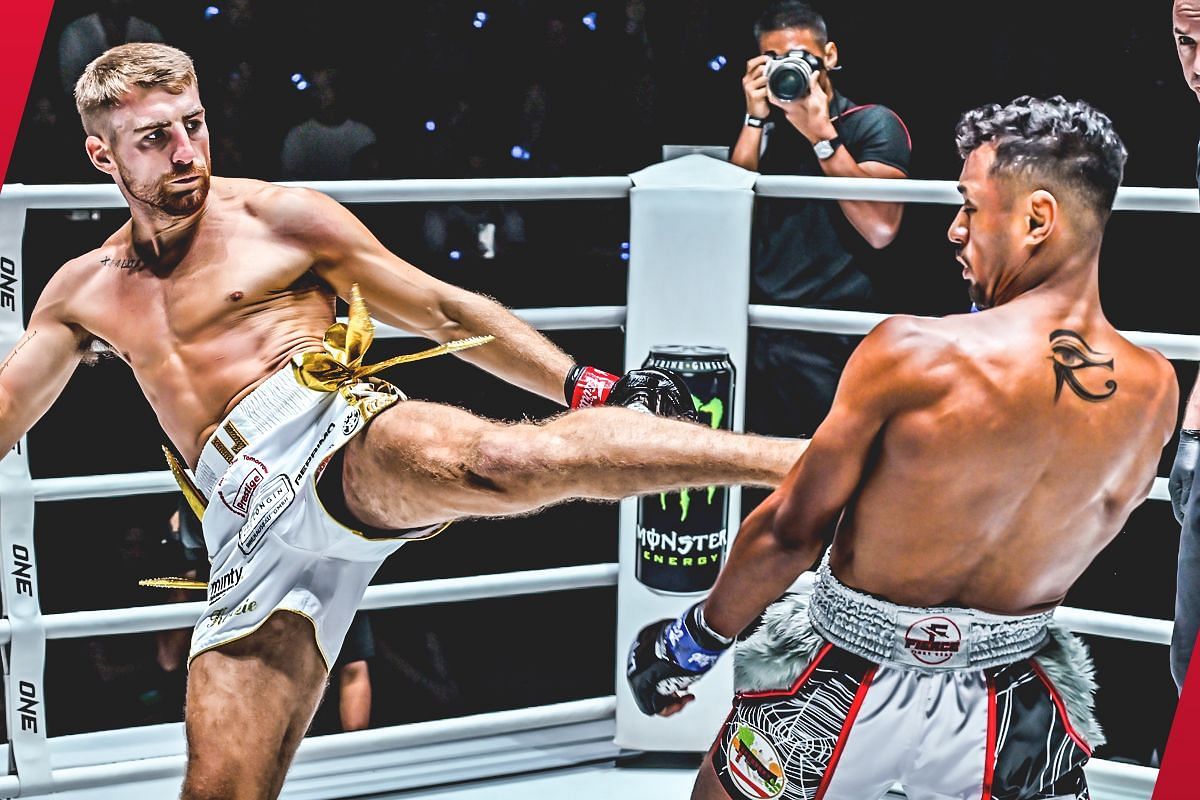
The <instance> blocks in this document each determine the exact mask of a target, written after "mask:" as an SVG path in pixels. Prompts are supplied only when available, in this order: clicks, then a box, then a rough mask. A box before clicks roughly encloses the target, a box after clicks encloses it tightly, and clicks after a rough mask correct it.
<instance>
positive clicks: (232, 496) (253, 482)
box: [217, 456, 271, 517]
mask: <svg viewBox="0 0 1200 800" xmlns="http://www.w3.org/2000/svg"><path fill="white" fill-rule="evenodd" d="M242 458H243V459H244V460H245V461H248V462H250V463H251V464H253V465H254V466H252V467H251V468H250V471H249V472H247V473H246V474H245V475H244V476H242V480H241V482H240V483H239V484H238V485H237V488H236V489H234V490H233V491H230V490H229V489H228V488H226V486H225V482H224V480H222V481H221V485H220V486H219V487H218V488H217V496H218V497H220V498H221V502H222V503H224V504H225V507H226V508H228V509H229V510H230V511H232V512H233V513H235V514H237V515H238V516H239V517H245V516H246V514H247V513H249V511H250V500H251V499H252V498H253V497H254V490H255V489H257V488H258V487H259V486H260V485H261V484H262V482H263V481H264V480H266V477H267V475H268V474H270V472H271V471H270V470H269V469H267V465H266V464H264V463H263V462H261V461H259V460H258V459H257V458H255V457H254V456H242Z"/></svg>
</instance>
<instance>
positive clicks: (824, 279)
mask: <svg viewBox="0 0 1200 800" xmlns="http://www.w3.org/2000/svg"><path fill="white" fill-rule="evenodd" d="M754 34H755V37H756V38H757V40H758V45H759V52H760V53H762V54H763V55H759V56H756V57H755V58H752V59H750V61H749V62H747V64H746V74H745V76H744V77H743V78H742V87H743V89H744V90H745V93H746V118H745V124H744V125H743V127H742V131H741V134H740V135H739V137H738V140H737V144H736V145H735V146H734V149H733V155H732V156H731V158H730V160H731V161H732V162H733V163H735V164H737V165H738V166H740V167H743V168H745V169H748V170H754V171H756V172H760V173H763V174H774V175H831V176H837V177H855V178H903V177H906V174H907V170H908V164H909V156H910V152H911V143H910V141H909V137H908V131H907V130H906V129H905V127H904V123H903V122H902V121H901V120H900V118H899V117H898V116H897V115H896V114H895V113H894V112H892V111H891V110H890V109H888V108H885V107H884V106H881V105H858V104H856V103H854V102H853V101H851V100H848V99H847V98H846V97H844V96H843V95H841V94H839V93H838V92H837V90H836V89H834V87H833V81H832V80H831V77H830V73H831V72H832V71H834V70H836V69H837V68H838V48H837V44H835V43H834V42H832V41H830V40H829V37H828V33H827V31H826V27H825V21H824V19H823V18H822V17H821V15H820V14H818V13H817V12H815V11H814V10H813V9H812V8H811V7H809V6H808V5H807V4H806V3H802V2H794V1H792V0H786V1H785V2H774V3H772V4H771V5H770V7H768V8H767V10H766V11H765V12H764V13H763V14H762V16H761V17H760V18H759V20H758V22H757V23H756V24H755V27H754ZM798 51H803V52H802V53H801V52H798ZM810 76H811V80H806V78H808V77H810ZM805 84H807V85H805ZM781 95H782V96H781ZM789 98H791V99H789ZM903 210H904V206H903V205H902V204H900V203H874V202H865V201H852V200H838V201H832V200H808V199H796V200H792V199H772V200H770V201H766V202H763V201H759V203H758V204H757V207H756V211H755V221H754V241H753V252H752V254H751V270H752V275H753V278H752V280H753V285H752V287H751V296H752V300H751V302H755V303H767V304H770V305H793V306H810V307H821V308H847V309H862V308H864V307H865V306H866V304H867V303H868V301H869V299H870V296H871V283H870V280H869V278H868V277H867V275H866V274H865V273H864V272H863V271H862V269H861V268H860V267H859V265H858V264H857V263H856V261H857V260H858V259H856V258H855V253H856V251H861V250H863V249H865V247H864V245H870V247H872V248H876V249H879V248H883V247H886V246H887V245H888V244H890V243H891V241H892V240H893V239H894V238H895V237H896V232H897V231H898V230H899V228H900V217H901V214H902V212H903ZM852 345H853V342H852V340H851V339H850V338H849V337H845V336H834V335H821V334H807V333H803V332H799V331H769V330H760V329H755V330H752V331H751V340H750V379H749V381H750V382H749V386H750V393H751V394H750V403H749V406H748V409H749V414H748V420H747V422H748V424H747V427H748V429H749V430H753V431H755V432H756V433H764V434H773V435H781V436H808V435H811V434H812V432H813V431H814V430H816V427H817V425H818V424H820V422H821V420H822V419H823V418H824V417H825V414H826V413H827V412H828V411H829V405H830V403H831V402H832V400H833V392H834V389H835V388H836V387H837V382H838V378H839V377H840V375H841V371H842V366H843V365H844V364H845V362H846V359H847V357H848V356H849V354H850V350H851V349H852Z"/></svg>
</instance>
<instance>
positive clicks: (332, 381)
mask: <svg viewBox="0 0 1200 800" xmlns="http://www.w3.org/2000/svg"><path fill="white" fill-rule="evenodd" d="M495 338H496V337H494V336H472V337H470V338H468V339H457V340H455V341H452V342H446V343H445V344H440V345H438V346H437V347H431V348H429V349H428V350H422V351H421V352H419V353H407V354H405V355H400V356H396V357H395V358H389V359H387V360H386V361H380V362H379V363H377V364H369V365H364V364H363V363H362V361H363V357H364V356H365V355H366V354H367V348H369V347H370V346H371V342H372V341H374V339H375V323H374V322H372V321H371V315H370V313H369V312H368V311H367V304H366V302H365V301H364V300H363V298H362V293H361V292H360V291H359V289H358V284H357V283H356V284H354V285H352V286H351V287H350V315H349V321H348V322H338V323H335V324H333V325H330V326H329V329H328V330H326V331H325V341H324V346H325V350H324V352H309V353H297V354H296V355H295V356H293V357H292V371H293V372H294V373H295V374H296V380H298V381H299V382H300V383H301V385H303V386H306V387H308V388H309V389H315V390H317V391H320V392H334V391H337V390H338V388H340V387H342V386H345V385H347V384H350V383H354V382H356V381H361V380H363V379H365V378H369V377H370V376H372V375H374V374H376V373H378V372H382V371H383V370H385V369H387V368H388V367H394V366H396V365H398V364H408V363H410V362H413V361H421V360H423V359H426V358H433V357H434V356H440V355H444V354H446V353H453V352H456V351H458V350H467V349H469V348H471V347H478V346H479V345H482V344H487V343H488V342H490V341H493V340H494V339H495Z"/></svg>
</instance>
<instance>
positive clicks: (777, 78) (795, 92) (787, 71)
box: [767, 64, 809, 101]
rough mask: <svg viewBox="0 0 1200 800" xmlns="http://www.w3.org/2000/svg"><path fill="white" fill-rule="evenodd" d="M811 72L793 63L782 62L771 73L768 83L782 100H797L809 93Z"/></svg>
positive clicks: (773, 92) (774, 93) (772, 91)
mask: <svg viewBox="0 0 1200 800" xmlns="http://www.w3.org/2000/svg"><path fill="white" fill-rule="evenodd" d="M808 76H809V73H808V72H806V71H804V70H802V69H800V68H799V67H797V66H794V65H792V64H781V65H779V67H778V68H777V69H776V70H775V71H774V72H773V73H771V77H770V78H769V79H768V80H767V85H768V86H769V87H770V89H771V94H773V95H775V96H776V97H778V98H779V99H780V100H784V101H788V100H795V99H796V98H797V97H801V96H803V95H806V94H808Z"/></svg>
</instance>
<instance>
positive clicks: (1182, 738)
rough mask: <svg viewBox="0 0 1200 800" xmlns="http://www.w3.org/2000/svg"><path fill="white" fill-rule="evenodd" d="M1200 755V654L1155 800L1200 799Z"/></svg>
mask: <svg viewBox="0 0 1200 800" xmlns="http://www.w3.org/2000/svg"><path fill="white" fill-rule="evenodd" d="M1197 753H1200V652H1197V653H1196V654H1195V655H1194V656H1193V657H1192V660H1191V663H1190V664H1189V665H1188V673H1187V678H1185V679H1184V681H1183V693H1182V694H1181V695H1180V697H1179V706H1178V707H1177V708H1176V709H1175V721H1174V723H1172V724H1171V736H1170V737H1169V738H1168V739H1167V752H1166V753H1164V754H1163V760H1162V768H1161V769H1160V770H1159V772H1158V782H1157V783H1156V784H1155V785H1154V795H1153V800H1193V798H1195V797H1200V790H1198V789H1197V787H1196V775H1197V774H1198V771H1197V769H1196V765H1195V764H1194V763H1192V759H1194V758H1196V754H1197Z"/></svg>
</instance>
